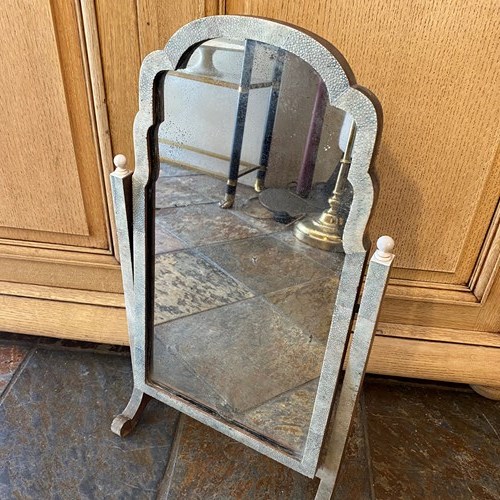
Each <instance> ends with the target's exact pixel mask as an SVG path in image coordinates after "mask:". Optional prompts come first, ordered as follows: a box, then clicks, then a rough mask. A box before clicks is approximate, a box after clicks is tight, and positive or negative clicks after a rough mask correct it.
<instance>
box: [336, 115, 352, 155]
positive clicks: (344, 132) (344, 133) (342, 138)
mask: <svg viewBox="0 0 500 500" xmlns="http://www.w3.org/2000/svg"><path fill="white" fill-rule="evenodd" d="M352 122H353V119H352V116H351V115H349V114H347V113H346V115H345V116H344V122H343V123H342V128H341V129H340V134H339V148H340V150H341V151H342V152H343V153H345V150H346V148H347V143H348V142H349V134H350V133H351V126H352Z"/></svg>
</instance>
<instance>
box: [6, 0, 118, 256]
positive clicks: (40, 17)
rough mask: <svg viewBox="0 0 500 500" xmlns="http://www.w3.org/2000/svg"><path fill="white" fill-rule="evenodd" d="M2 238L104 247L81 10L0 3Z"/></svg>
mask: <svg viewBox="0 0 500 500" xmlns="http://www.w3.org/2000/svg"><path fill="white" fill-rule="evenodd" d="M0 22H1V24H2V33H3V35H2V41H1V42H0V51H1V53H2V61H3V71H2V72H1V76H0V89H1V92H0V117H1V118H0V119H1V123H2V131H3V133H2V136H1V137H0V151H1V152H2V158H3V161H2V164H1V166H0V174H1V176H2V182H1V183H0V226H1V227H0V237H1V238H6V239H13V240H22V241H36V242H43V243H56V244H70V245H77V246H81V247H92V248H102V249H106V248H109V237H108V227H107V215H106V213H105V207H104V204H103V199H102V175H101V171H100V165H99V163H98V161H97V157H96V143H95V141H94V136H93V130H92V127H93V122H92V119H91V114H92V111H91V106H90V100H89V97H90V95H89V93H88V88H87V75H86V71H85V64H84V55H83V53H82V39H81V34H80V30H79V21H78V10H77V6H76V4H75V3H74V2H71V1H61V0H57V1H53V2H49V1H48V0H44V1H41V2H35V3H31V2H28V3H27V2H20V1H15V0H9V1H8V2H4V3H3V4H2V16H1V21H0Z"/></svg>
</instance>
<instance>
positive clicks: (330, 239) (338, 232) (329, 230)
mask: <svg viewBox="0 0 500 500" xmlns="http://www.w3.org/2000/svg"><path fill="white" fill-rule="evenodd" d="M355 129H356V126H355V125H354V122H352V124H351V128H350V130H349V138H348V140H347V144H346V147H345V151H344V154H343V155H342V158H341V160H340V168H339V174H338V176H337V181H336V182H335V187H334V188H333V192H332V196H331V197H330V198H329V199H328V203H329V205H330V208H328V209H327V210H325V211H324V212H323V213H322V214H321V215H320V217H319V218H318V219H313V218H308V219H304V220H301V221H299V222H298V223H297V224H296V225H295V228H294V231H293V232H294V235H295V237H296V238H297V239H299V240H300V241H303V242H304V243H307V244H308V245H311V246H313V247H316V248H321V250H326V251H329V252H335V251H340V250H342V231H343V228H344V224H345V220H343V218H342V217H340V215H339V211H340V210H339V209H340V203H341V196H342V193H343V191H344V187H345V182H346V179H347V174H348V172H349V166H350V164H351V151H352V144H353V142H354V136H355Z"/></svg>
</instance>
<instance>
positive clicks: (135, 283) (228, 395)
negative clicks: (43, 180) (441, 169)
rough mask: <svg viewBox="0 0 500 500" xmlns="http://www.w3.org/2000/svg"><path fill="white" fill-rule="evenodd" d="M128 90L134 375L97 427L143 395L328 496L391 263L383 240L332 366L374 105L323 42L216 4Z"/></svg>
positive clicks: (364, 200)
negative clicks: (135, 101)
mask: <svg viewBox="0 0 500 500" xmlns="http://www.w3.org/2000/svg"><path fill="white" fill-rule="evenodd" d="M139 101H140V104H139V112H138V114H137V117H136V120H135V124H134V146H135V172H134V174H133V176H132V174H131V172H129V171H128V170H127V169H126V159H125V158H124V157H123V156H122V155H119V156H117V157H116V158H115V165H116V166H117V169H116V170H115V172H114V173H113V174H112V187H113V196H114V203H115V212H116V221H117V230H118V237H119V243H120V256H121V265H122V271H123V278H124V289H125V299H126V307H127V318H128V323H129V333H130V345H131V353H132V364H133V373H134V392H133V395H132V398H131V400H130V402H129V405H128V406H127V408H126V409H125V411H124V412H123V413H122V414H121V415H119V416H118V417H117V418H116V419H115V420H114V422H113V425H112V429H113V431H114V432H116V433H117V434H119V435H125V434H127V433H128V432H130V431H131V430H132V429H133V427H134V426H135V424H136V422H137V419H138V418H139V416H140V413H141V411H142V409H143V408H144V406H145V405H146V403H147V401H148V399H149V398H150V397H154V398H156V399H159V400H160V401H163V402H165V403H167V404H169V405H171V406H173V407H174V408H176V409H178V410H180V411H182V412H184V413H186V414H188V415H190V416H192V417H193V418H196V419H198V420H200V421H201V422H204V423H205V424H207V425H210V426H212V427H214V428H216V429H218V430H219V431H221V432H223V433H225V434H227V435H228V436H230V437H233V438H234V439H236V440H238V441H241V442H242V443H244V444H246V445H248V446H250V447H252V448H254V449H256V450H258V451H260V452H261V453H264V454H266V455H268V456H269V457H271V458H273V459H275V460H277V461H279V462H281V463H283V464H285V465H287V466H288V467H291V468H293V469H295V470H297V471H299V472H301V473H302V474H305V475H307V476H309V477H314V476H315V475H317V476H318V477H321V479H322V481H321V486H320V490H319V492H318V498H319V497H325V498H326V497H329V496H330V495H331V492H332V491H333V486H334V482H335V477H336V471H337V470H338V465H339V464H340V460H341V457H342V453H343V449H344V445H345V440H346V438H347V433H348V430H349V426H350V421H351V416H352V411H353V408H354V405H355V402H356V399H357V394H358V390H359V387H360V385H361V383H362V379H363V374H364V370H365V365H366V361H367V358H368V354H369V350H370V346H371V340H372V336H373V331H374V328H375V323H376V319H377V315H378V311H379V307H380V302H381V299H382V295H383V291H384V288H385V284H386V281H387V277H388V273H389V269H390V265H391V262H392V257H393V256H392V253H391V250H392V240H391V239H390V238H388V237H385V238H382V239H381V240H380V244H379V250H378V251H377V252H376V254H375V256H374V257H373V258H372V262H371V264H370V267H369V270H368V274H367V279H366V283H365V288H364V295H363V301H362V303H361V306H360V310H359V313H358V319H357V322H356V329H355V333H354V335H353V338H352V341H351V347H350V349H349V359H348V361H347V362H346V357H345V354H346V350H347V349H346V346H347V340H348V338H349V335H348V334H349V331H350V328H351V325H352V322H353V319H354V313H355V303H356V298H357V295H358V288H359V285H360V282H361V276H362V272H363V267H364V263H365V259H366V248H365V246H364V243H363V237H364V231H365V227H366V224H367V221H368V217H369V215H370V211H371V208H372V201H373V188H372V183H371V180H370V176H369V174H368V168H369V166H370V162H371V158H372V154H373V150H374V147H375V142H376V138H377V131H378V127H379V120H378V115H377V109H376V104H375V100H374V98H373V96H371V95H370V94H369V93H368V92H367V91H366V90H364V89H362V88H360V87H358V86H356V85H355V84H354V79H353V77H352V74H351V72H350V70H349V68H348V66H347V65H346V63H345V61H344V60H343V58H342V57H341V56H340V54H339V53H338V52H337V51H336V50H335V49H334V48H333V47H332V46H330V45H329V44H328V43H327V42H325V41H323V40H319V39H317V38H316V37H313V36H312V35H310V34H306V33H304V32H303V31H301V30H299V29H297V28H293V27H290V26H288V25H284V24H280V23H277V22H274V21H270V20H265V19H256V18H249V17H237V16H215V17H209V18H204V19H200V20H197V21H193V22H192V23H190V24H188V25H186V26H184V27H183V28H181V29H180V30H179V31H178V32H177V33H176V34H175V35H174V36H173V37H172V39H171V40H170V41H169V42H168V44H167V46H166V47H165V49H164V50H162V51H156V52H153V53H152V54H150V55H149V56H147V57H146V59H145V60H144V62H143V65H142V67H141V74H140V83H139ZM343 362H346V372H345V373H346V374H345V377H344V383H343V384H342V386H341V387H340V385H339V384H337V382H338V379H339V374H340V373H341V367H342V363H343ZM335 397H337V398H338V404H337V406H336V408H337V409H336V411H335V413H334V414H333V415H332V414H331V408H332V403H333V401H334V398H335ZM327 429H328V430H329V432H328V433H327ZM325 435H328V439H325ZM321 450H323V453H321Z"/></svg>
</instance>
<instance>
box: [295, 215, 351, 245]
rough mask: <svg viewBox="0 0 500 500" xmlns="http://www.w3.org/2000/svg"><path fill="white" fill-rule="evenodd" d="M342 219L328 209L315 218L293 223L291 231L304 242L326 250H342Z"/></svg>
mask: <svg viewBox="0 0 500 500" xmlns="http://www.w3.org/2000/svg"><path fill="white" fill-rule="evenodd" d="M342 223H343V221H342V220H340V219H339V218H338V217H336V216H335V215H333V214H331V213H330V212H329V211H325V212H323V213H322V214H321V216H320V217H319V218H317V219H314V218H307V219H304V220H301V221H299V222H297V224H295V227H294V230H293V233H294V235H295V237H296V238H297V239H298V240H300V241H303V242H304V243H306V244H308V245H311V246H313V247H316V248H320V249H321V250H326V251H327V252H341V251H342V237H341V227H342V225H343V224H342Z"/></svg>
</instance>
